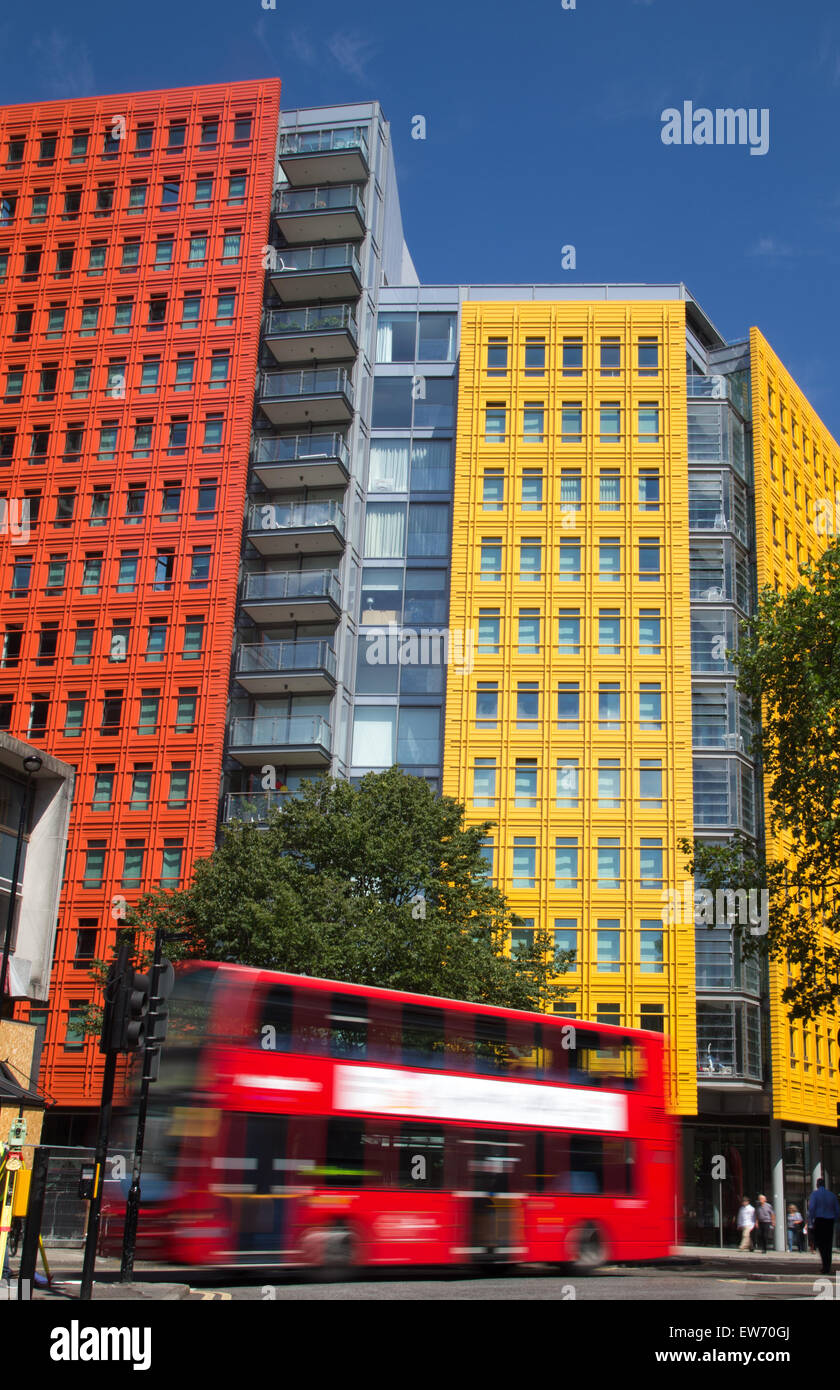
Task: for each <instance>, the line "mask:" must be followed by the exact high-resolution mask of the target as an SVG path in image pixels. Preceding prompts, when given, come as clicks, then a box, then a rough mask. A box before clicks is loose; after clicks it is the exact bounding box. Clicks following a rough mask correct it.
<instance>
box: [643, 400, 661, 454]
mask: <svg viewBox="0 0 840 1390" xmlns="http://www.w3.org/2000/svg"><path fill="white" fill-rule="evenodd" d="M658 442H659V406H658V405H657V404H656V402H655V401H642V402H641V404H640V405H639V443H640V444H658Z"/></svg>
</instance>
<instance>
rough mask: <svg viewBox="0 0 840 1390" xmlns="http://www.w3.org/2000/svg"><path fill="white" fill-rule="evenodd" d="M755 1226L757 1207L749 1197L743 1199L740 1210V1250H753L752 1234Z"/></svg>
mask: <svg viewBox="0 0 840 1390" xmlns="http://www.w3.org/2000/svg"><path fill="white" fill-rule="evenodd" d="M754 1225H755V1207H754V1206H753V1205H752V1203H751V1202H750V1199H749V1197H742V1198H741V1205H740V1207H739V1208H738V1230H739V1231H740V1232H741V1244H740V1245H739V1247H738V1249H739V1250H752V1232H753V1226H754Z"/></svg>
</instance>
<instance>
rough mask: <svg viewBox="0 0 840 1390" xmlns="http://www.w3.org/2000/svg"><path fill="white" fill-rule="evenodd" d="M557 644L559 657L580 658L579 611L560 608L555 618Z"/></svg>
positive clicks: (577, 609)
mask: <svg viewBox="0 0 840 1390" xmlns="http://www.w3.org/2000/svg"><path fill="white" fill-rule="evenodd" d="M557 642H558V650H559V652H560V655H561V656H580V609H579V608H561V609H560V613H559V615H558V618H557Z"/></svg>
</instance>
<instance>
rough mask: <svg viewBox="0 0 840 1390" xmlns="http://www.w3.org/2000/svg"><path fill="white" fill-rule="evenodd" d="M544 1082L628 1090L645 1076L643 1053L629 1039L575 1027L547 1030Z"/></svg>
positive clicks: (565, 1026) (562, 1025) (568, 1024)
mask: <svg viewBox="0 0 840 1390" xmlns="http://www.w3.org/2000/svg"><path fill="white" fill-rule="evenodd" d="M545 1040H546V1059H545V1069H544V1075H545V1079H546V1080H547V1081H564V1082H566V1083H567V1084H568V1085H572V1086H574V1085H578V1086H615V1087H619V1088H620V1089H621V1090H631V1089H632V1088H633V1087H634V1086H637V1085H639V1083H640V1082H641V1081H642V1080H643V1078H644V1077H645V1075H646V1067H645V1055H644V1049H643V1048H641V1047H638V1046H637V1045H636V1043H635V1041H634V1040H633V1039H631V1038H620V1037H619V1038H617V1037H614V1036H613V1035H608V1034H604V1033H597V1032H595V1031H593V1030H592V1029H591V1028H581V1027H578V1026H577V1025H576V1024H574V1023H566V1024H561V1025H557V1026H551V1027H546V1029H545Z"/></svg>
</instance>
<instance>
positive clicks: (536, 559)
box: [500, 536, 542, 581]
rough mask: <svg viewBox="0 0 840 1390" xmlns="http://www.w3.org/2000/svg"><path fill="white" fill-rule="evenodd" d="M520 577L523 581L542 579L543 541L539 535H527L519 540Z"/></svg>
mask: <svg viewBox="0 0 840 1390" xmlns="http://www.w3.org/2000/svg"><path fill="white" fill-rule="evenodd" d="M500 577H501V576H500ZM519 578H520V580H522V581H539V580H541V579H542V542H541V541H540V539H539V537H538V536H527V537H525V538H523V540H521V541H520V542H519Z"/></svg>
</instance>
